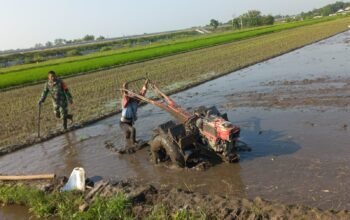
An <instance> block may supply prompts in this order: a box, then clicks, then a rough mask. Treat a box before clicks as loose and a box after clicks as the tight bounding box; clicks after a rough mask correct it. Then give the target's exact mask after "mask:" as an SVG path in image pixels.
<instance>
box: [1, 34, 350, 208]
mask: <svg viewBox="0 0 350 220" xmlns="http://www.w3.org/2000/svg"><path fill="white" fill-rule="evenodd" d="M349 39H350V33H349V32H346V33H343V34H340V35H337V36H335V37H332V38H329V39H327V40H324V41H320V42H318V43H316V44H313V45H310V46H307V47H304V48H302V49H299V50H296V51H294V52H291V53H289V54H286V55H283V56H280V57H277V58H274V59H271V60H269V61H266V62H263V63H260V64H257V65H254V66H251V67H248V68H246V69H243V70H241V71H237V72H234V73H232V74H230V75H227V76H223V77H221V78H218V79H216V80H213V81H210V82H207V83H205V84H203V85H200V86H197V87H194V88H192V89H189V90H186V91H184V92H181V93H178V94H175V95H173V96H172V98H173V99H174V100H176V101H177V102H178V103H179V104H180V105H182V106H184V107H185V108H187V109H189V110H191V109H192V108H195V107H198V106H202V105H204V106H208V107H210V106H212V105H215V106H217V107H218V109H219V110H220V112H227V113H228V118H229V120H230V121H232V122H233V123H234V124H236V125H238V126H240V127H241V140H242V141H244V142H245V143H247V144H248V146H249V147H251V148H252V151H251V152H243V153H241V155H240V156H241V161H240V162H239V163H237V164H225V163H221V164H218V165H216V166H214V167H211V168H210V169H208V170H206V171H205V172H204V171H203V172H202V171H192V170H186V171H183V170H182V171H178V170H173V169H167V168H165V167H162V166H155V165H153V164H152V163H151V162H150V161H149V151H148V149H147V148H145V149H142V150H140V151H137V152H135V153H134V154H130V155H117V154H113V153H111V151H110V150H109V149H107V148H106V147H105V142H106V141H111V142H113V143H114V144H118V143H120V146H124V143H123V136H122V132H121V131H120V129H119V125H118V120H119V117H120V116H119V115H116V116H113V117H110V118H107V119H105V120H102V121H99V122H97V123H96V124H92V125H90V126H88V127H86V128H83V129H79V130H75V131H72V132H70V133H66V134H63V135H61V136H58V137H56V138H54V139H52V140H49V141H47V142H44V143H41V144H37V145H34V146H32V147H30V148H26V149H23V150H20V151H17V152H14V153H12V154H8V155H4V156H2V157H0V173H2V174H29V173H30V174H35V173H47V172H55V173H56V174H57V175H66V176H68V175H69V173H70V172H71V171H72V169H73V168H74V167H77V166H82V167H84V168H85V170H86V172H87V174H88V175H89V176H95V175H96V176H102V177H104V178H109V177H117V178H119V179H127V178H136V179H138V180H140V181H142V183H147V184H153V185H154V186H155V187H174V188H182V189H189V191H191V192H192V191H193V192H194V191H195V192H198V193H205V194H208V195H212V196H214V197H215V196H227V197H230V198H236V197H238V198H248V199H254V198H256V197H261V198H263V199H265V200H269V201H274V202H281V203H284V204H300V205H305V206H312V207H316V208H320V209H326V210H345V209H346V210H350V199H349V197H348V196H347V192H348V191H349V187H348V186H349V185H350V175H349V173H350V165H349V163H348V158H349V156H350V148H349V147H348V146H349V143H350V135H349V129H348V125H349V124H350V118H349V114H350V113H349V107H348V99H349V97H350V91H349V83H350V77H349V71H350V45H349ZM138 118H139V120H138V121H137V122H136V125H135V126H136V128H137V137H138V138H140V139H143V140H148V139H149V138H150V137H151V135H152V129H153V128H155V127H156V126H157V125H158V124H161V123H164V122H166V121H167V120H170V119H172V118H171V116H170V115H168V114H167V113H165V112H163V111H162V110H159V109H157V108H155V107H153V106H150V105H146V106H144V107H142V108H140V109H139V117H138ZM14 161H20V163H18V162H14ZM0 212H1V211H0Z"/></svg>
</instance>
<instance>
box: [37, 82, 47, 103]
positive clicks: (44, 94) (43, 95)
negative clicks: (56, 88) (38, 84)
mask: <svg viewBox="0 0 350 220" xmlns="http://www.w3.org/2000/svg"><path fill="white" fill-rule="evenodd" d="M48 94H49V86H48V85H47V83H45V86H44V90H43V92H42V93H41V97H40V100H39V105H41V104H42V103H44V102H45V99H46V97H47V95H48Z"/></svg>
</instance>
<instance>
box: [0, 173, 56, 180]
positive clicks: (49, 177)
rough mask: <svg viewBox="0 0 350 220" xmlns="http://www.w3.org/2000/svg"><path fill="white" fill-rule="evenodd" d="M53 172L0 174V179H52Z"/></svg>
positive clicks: (53, 176)
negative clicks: (17, 174)
mask: <svg viewBox="0 0 350 220" xmlns="http://www.w3.org/2000/svg"><path fill="white" fill-rule="evenodd" d="M53 178H55V174H52V173H51V174H38V175H20V176H0V180H39V179H53Z"/></svg>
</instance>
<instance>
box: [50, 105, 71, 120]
mask: <svg viewBox="0 0 350 220" xmlns="http://www.w3.org/2000/svg"><path fill="white" fill-rule="evenodd" d="M53 109H54V113H55V115H56V117H57V118H61V117H62V118H67V116H68V105H67V103H56V102H53Z"/></svg>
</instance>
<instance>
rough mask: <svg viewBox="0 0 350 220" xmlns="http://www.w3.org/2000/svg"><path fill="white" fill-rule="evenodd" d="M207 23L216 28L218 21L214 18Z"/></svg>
mask: <svg viewBox="0 0 350 220" xmlns="http://www.w3.org/2000/svg"><path fill="white" fill-rule="evenodd" d="M209 25H210V26H212V27H213V28H214V29H216V28H217V27H218V26H219V21H218V20H215V19H211V20H210V24H209Z"/></svg>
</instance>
